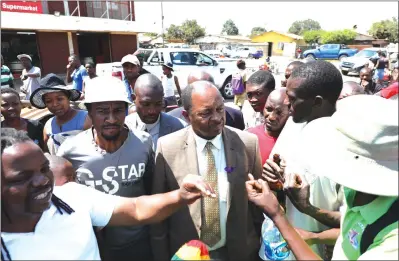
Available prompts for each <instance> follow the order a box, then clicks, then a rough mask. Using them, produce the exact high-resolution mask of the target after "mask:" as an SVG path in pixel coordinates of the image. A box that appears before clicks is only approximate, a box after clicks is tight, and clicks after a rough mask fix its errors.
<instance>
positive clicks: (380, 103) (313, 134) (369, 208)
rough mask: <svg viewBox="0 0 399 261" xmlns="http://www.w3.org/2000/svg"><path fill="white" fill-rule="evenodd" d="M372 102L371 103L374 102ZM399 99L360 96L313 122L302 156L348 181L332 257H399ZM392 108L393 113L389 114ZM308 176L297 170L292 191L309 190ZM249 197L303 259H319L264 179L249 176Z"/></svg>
mask: <svg viewBox="0 0 399 261" xmlns="http://www.w3.org/2000/svg"><path fill="white" fill-rule="evenodd" d="M370 105H372V106H370ZM397 108H398V103H397V101H390V100H385V99H383V98H381V97H378V96H371V95H355V96H351V97H348V98H345V99H343V100H342V101H340V102H339V103H338V107H337V112H336V113H335V114H334V115H333V116H332V117H330V118H322V119H320V120H318V121H315V122H312V123H310V124H308V126H307V128H306V134H305V135H304V136H303V139H304V141H307V144H308V146H307V148H306V150H305V151H304V157H303V158H302V160H304V161H307V162H306V164H308V165H309V167H310V168H314V169H317V173H323V175H325V176H326V177H327V178H329V179H331V180H333V181H335V182H337V183H339V184H341V185H342V186H344V194H345V203H346V204H345V207H344V208H343V211H342V217H343V218H342V219H341V232H340V236H339V238H338V240H337V242H336V244H335V248H334V254H333V260H397V259H398V211H399V209H398V160H399V157H398V149H399V148H398V134H399V133H398V109H397ZM387 111H389V112H390V113H386V112H387ZM306 183H307V182H306V180H302V179H301V177H300V176H298V175H292V176H291V177H290V178H289V179H288V180H287V181H286V183H285V187H286V188H287V187H288V193H303V192H305V194H306V191H305V190H306V189H307V188H306V187H307V184H306ZM246 185H247V192H248V195H249V198H250V200H251V201H252V202H254V203H255V204H256V205H258V206H259V207H261V208H262V209H263V210H264V212H265V213H266V214H267V215H268V216H269V217H270V218H271V219H272V220H273V221H274V224H275V225H276V226H277V227H278V229H279V230H280V232H281V234H282V235H283V237H284V239H285V240H286V241H287V243H288V245H289V247H290V249H291V250H292V252H293V253H294V255H295V257H296V258H297V259H298V260H311V259H318V258H319V257H318V256H317V255H316V254H314V253H313V252H312V250H311V249H310V248H309V247H308V245H307V244H306V243H305V242H304V241H303V240H302V239H301V237H300V236H299V235H298V233H297V232H296V231H295V229H294V228H293V227H292V226H291V224H290V223H289V221H288V220H287V218H286V217H285V215H284V213H283V212H282V211H281V209H280V207H279V204H278V202H277V199H276V197H275V196H274V195H273V194H272V193H271V192H270V189H269V186H268V185H267V183H266V182H264V181H263V180H254V179H253V177H250V181H248V182H247V184H246Z"/></svg>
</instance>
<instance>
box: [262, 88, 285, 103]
mask: <svg viewBox="0 0 399 261" xmlns="http://www.w3.org/2000/svg"><path fill="white" fill-rule="evenodd" d="M267 101H273V102H276V103H279V104H280V103H281V104H283V103H284V102H286V101H287V89H286V88H278V89H276V90H274V91H272V92H271V93H270V95H269V97H267Z"/></svg>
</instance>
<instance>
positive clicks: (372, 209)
mask: <svg viewBox="0 0 399 261" xmlns="http://www.w3.org/2000/svg"><path fill="white" fill-rule="evenodd" d="M344 194H345V200H346V203H347V206H348V209H350V210H351V211H353V212H359V213H360V215H362V217H363V218H364V220H366V222H367V223H368V224H372V223H374V222H375V221H377V219H379V218H380V217H382V215H384V214H385V213H386V212H387V211H388V210H389V208H390V207H391V206H392V204H393V203H394V202H395V200H396V199H397V197H377V198H376V199H374V200H373V201H372V202H370V203H368V204H366V205H363V206H353V201H354V200H355V196H356V191H355V190H353V189H350V188H347V187H344Z"/></svg>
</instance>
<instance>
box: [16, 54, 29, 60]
mask: <svg viewBox="0 0 399 261" xmlns="http://www.w3.org/2000/svg"><path fill="white" fill-rule="evenodd" d="M17 58H18V60H21V59H22V58H27V59H29V60H30V61H32V57H30V55H27V54H20V55H17Z"/></svg>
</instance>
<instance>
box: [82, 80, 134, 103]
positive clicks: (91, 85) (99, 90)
mask: <svg viewBox="0 0 399 261" xmlns="http://www.w3.org/2000/svg"><path fill="white" fill-rule="evenodd" d="M128 96H129V94H128V93H127V90H126V86H125V84H124V83H123V82H122V81H121V80H119V79H118V78H116V77H112V76H99V77H96V78H93V79H91V80H88V81H87V82H86V86H85V100H84V103H95V102H110V101H122V102H126V103H128V104H130V103H131V101H130V100H129V97H128Z"/></svg>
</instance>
